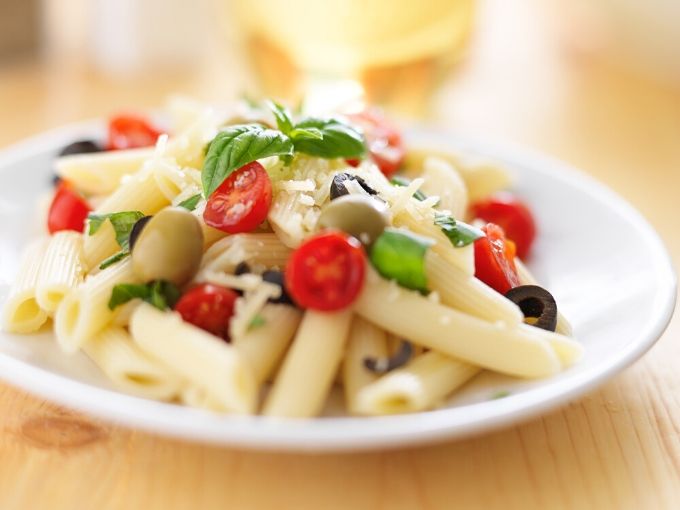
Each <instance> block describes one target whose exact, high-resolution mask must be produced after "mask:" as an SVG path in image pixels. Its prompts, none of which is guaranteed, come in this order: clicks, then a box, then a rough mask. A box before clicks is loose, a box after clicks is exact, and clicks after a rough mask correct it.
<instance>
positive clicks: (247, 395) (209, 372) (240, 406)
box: [130, 303, 256, 414]
mask: <svg viewBox="0 0 680 510" xmlns="http://www.w3.org/2000/svg"><path fill="white" fill-rule="evenodd" d="M130 333H131V334H132V338H133V340H134V342H135V343H136V344H137V345H138V346H139V347H140V348H141V349H142V350H143V351H144V352H146V353H147V354H148V355H149V356H151V357H153V358H155V359H157V360H159V361H160V362H162V363H163V364H164V365H166V366H167V367H169V368H170V369H172V370H173V371H174V372H175V373H177V374H178V375H179V376H181V377H182V378H183V379H185V380H186V381H187V382H188V383H189V384H190V385H193V386H196V387H198V388H200V389H201V390H202V391H204V392H205V393H206V395H208V396H209V398H210V399H212V400H213V401H214V402H216V403H218V404H219V406H220V409H221V410H224V411H230V412H234V413H238V414H248V413H252V412H253V411H254V410H255V403H256V384H255V379H254V377H253V373H252V371H251V369H250V367H249V366H248V364H247V362H246V361H245V360H244V359H243V357H242V356H241V354H240V353H239V352H238V351H237V350H236V348H234V347H233V346H231V345H229V344H227V343H226V342H224V341H223V340H222V339H220V338H217V337H215V336H212V335H211V334H209V333H206V332H205V331H203V330H202V329H199V328H197V327H195V326H192V325H191V324H189V323H187V322H184V321H182V318H181V317H180V316H179V315H178V314H176V313H173V312H161V311H159V310H157V309H155V308H154V307H152V306H151V305H148V304H146V303H143V304H141V305H140V306H139V307H137V308H136V309H135V311H134V312H133V314H132V317H131V319H130Z"/></svg>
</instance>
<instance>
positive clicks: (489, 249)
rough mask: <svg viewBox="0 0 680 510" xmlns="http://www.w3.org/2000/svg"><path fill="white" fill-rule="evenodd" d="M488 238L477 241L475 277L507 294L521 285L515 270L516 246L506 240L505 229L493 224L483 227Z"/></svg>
mask: <svg viewBox="0 0 680 510" xmlns="http://www.w3.org/2000/svg"><path fill="white" fill-rule="evenodd" d="M482 230H483V231H484V233H485V234H486V237H482V238H480V239H477V240H476V241H475V276H476V277H477V278H479V279H480V280H482V281H483V282H484V283H486V284H487V285H488V286H489V287H491V288H492V289H495V290H497V291H498V292H500V293H501V294H505V293H506V292H507V291H509V290H510V289H511V288H513V287H517V286H518V285H520V281H519V276H517V269H516V268H515V261H514V259H515V245H514V243H512V242H511V241H507V240H506V239H505V234H504V233H503V229H502V228H501V227H499V226H498V225H494V224H493V223H487V224H486V226H484V227H482Z"/></svg>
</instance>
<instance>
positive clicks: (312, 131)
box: [289, 127, 323, 143]
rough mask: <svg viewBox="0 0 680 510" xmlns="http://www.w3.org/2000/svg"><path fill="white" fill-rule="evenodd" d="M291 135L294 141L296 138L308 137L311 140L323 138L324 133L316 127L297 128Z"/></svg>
mask: <svg viewBox="0 0 680 510" xmlns="http://www.w3.org/2000/svg"><path fill="white" fill-rule="evenodd" d="M289 135H290V137H291V138H292V139H293V143H295V141H296V140H302V139H304V138H307V139H309V140H323V133H322V132H321V130H320V129H316V128H311V127H310V128H297V127H296V128H295V129H293V130H292V131H291V132H290V133H289Z"/></svg>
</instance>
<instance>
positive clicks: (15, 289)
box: [2, 239, 48, 333]
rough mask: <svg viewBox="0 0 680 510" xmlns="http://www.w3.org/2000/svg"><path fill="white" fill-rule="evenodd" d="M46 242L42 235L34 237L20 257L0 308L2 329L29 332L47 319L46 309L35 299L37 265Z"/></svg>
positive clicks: (38, 268)
mask: <svg viewBox="0 0 680 510" xmlns="http://www.w3.org/2000/svg"><path fill="white" fill-rule="evenodd" d="M47 244H48V241H47V240H46V239H38V240H36V241H34V242H32V243H31V244H29V245H28V247H27V248H26V249H25V251H24V253H23V255H22V257H21V265H20V266H19V273H18V276H17V279H16V280H15V282H14V285H12V287H11V289H10V291H9V295H8V296H7V301H6V302H5V304H4V306H3V309H2V327H3V329H4V330H5V331H9V332H10V333H31V332H33V331H37V330H38V329H39V328H40V326H42V325H43V324H44V323H45V321H47V313H46V312H45V310H43V309H42V308H41V307H40V305H39V304H38V301H37V299H36V287H37V285H38V277H39V275H40V266H41V264H42V261H43V259H44V253H45V248H46V246H47Z"/></svg>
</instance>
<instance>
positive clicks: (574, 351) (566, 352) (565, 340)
mask: <svg viewBox="0 0 680 510" xmlns="http://www.w3.org/2000/svg"><path fill="white" fill-rule="evenodd" d="M520 328H521V329H525V330H527V331H529V332H530V333H531V334H538V335H539V336H540V337H541V338H543V340H544V341H545V342H547V343H548V344H549V345H550V346H551V347H552V348H553V350H554V351H555V354H557V357H558V358H559V359H560V362H561V363H562V368H568V367H570V366H572V365H573V364H574V363H576V362H577V361H579V360H580V359H581V358H582V357H583V346H582V345H581V344H580V343H578V342H577V341H576V340H574V339H572V338H569V337H568V336H565V335H562V334H560V333H553V332H552V331H546V330H544V329H540V328H535V327H533V326H528V325H522V326H520Z"/></svg>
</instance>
